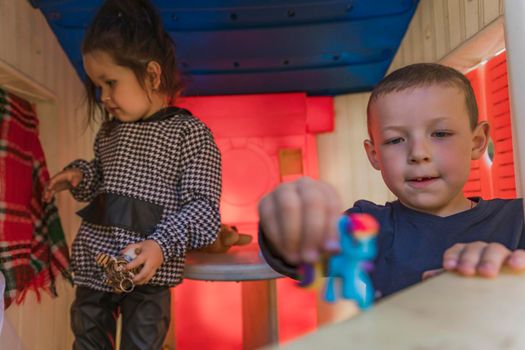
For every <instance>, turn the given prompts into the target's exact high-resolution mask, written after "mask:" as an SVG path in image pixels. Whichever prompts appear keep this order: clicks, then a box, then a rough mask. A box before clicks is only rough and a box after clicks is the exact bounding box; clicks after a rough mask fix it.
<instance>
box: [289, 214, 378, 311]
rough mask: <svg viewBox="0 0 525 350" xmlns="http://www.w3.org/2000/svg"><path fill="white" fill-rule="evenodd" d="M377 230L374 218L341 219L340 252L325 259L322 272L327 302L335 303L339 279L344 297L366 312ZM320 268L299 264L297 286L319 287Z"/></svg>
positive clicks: (370, 297)
mask: <svg viewBox="0 0 525 350" xmlns="http://www.w3.org/2000/svg"><path fill="white" fill-rule="evenodd" d="M378 227H379V225H378V223H377V221H376V220H375V218H374V217H373V216H371V215H369V214H349V215H343V216H342V217H341V218H340V220H339V223H338V228H339V239H340V244H341V252H340V253H339V254H337V255H333V256H331V257H329V258H328V260H327V264H326V269H325V270H326V276H327V278H328V279H327V281H326V285H325V291H324V298H325V300H326V301H328V302H334V301H335V300H336V293H335V282H336V279H338V280H339V282H340V283H341V286H340V288H341V296H342V297H343V298H345V299H351V300H355V301H356V302H357V304H358V305H359V307H360V308H361V309H366V308H368V307H369V306H370V305H371V304H372V303H373V301H374V289H373V286H372V281H371V280H370V277H369V276H368V274H367V270H369V269H370V266H371V261H372V260H373V259H374V258H375V256H376V254H377V249H376V236H377V232H378ZM322 265H323V264H322V263H317V264H315V265H308V264H305V265H302V266H301V267H300V268H299V271H298V274H299V277H300V282H299V285H300V286H302V287H313V286H315V285H319V283H320V282H319V281H320V280H321V278H322V277H323V273H322V272H323V266H322Z"/></svg>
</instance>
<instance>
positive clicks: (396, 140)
mask: <svg viewBox="0 0 525 350" xmlns="http://www.w3.org/2000/svg"><path fill="white" fill-rule="evenodd" d="M401 142H403V138H401V137H396V138H393V139H388V140H386V141H385V145H397V144H398V143H401Z"/></svg>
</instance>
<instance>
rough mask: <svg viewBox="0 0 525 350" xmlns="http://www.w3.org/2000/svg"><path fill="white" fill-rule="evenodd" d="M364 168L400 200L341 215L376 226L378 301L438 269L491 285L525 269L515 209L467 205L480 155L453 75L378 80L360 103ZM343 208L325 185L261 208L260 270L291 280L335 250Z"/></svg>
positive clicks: (461, 83)
mask: <svg viewBox="0 0 525 350" xmlns="http://www.w3.org/2000/svg"><path fill="white" fill-rule="evenodd" d="M367 115H368V131H369V137H370V139H369V140H366V141H365V142H364V146H365V150H366V153H367V155H368V159H369V161H370V163H371V164H372V166H373V167H374V168H375V169H377V170H379V171H381V175H382V177H383V180H384V182H385V184H386V185H387V186H388V188H389V189H390V190H391V191H392V192H393V193H394V194H395V195H396V196H397V198H398V200H397V201H394V202H391V203H386V205H377V204H374V203H371V202H369V201H364V200H360V201H357V202H356V203H355V204H354V207H353V208H350V209H349V210H348V212H365V213H369V214H372V215H373V216H374V217H376V219H377V220H378V221H379V223H380V226H381V231H380V234H379V235H378V240H377V244H378V256H377V258H376V261H375V268H374V272H373V273H372V279H373V281H374V286H375V288H376V290H377V291H378V292H379V295H381V296H386V295H389V294H392V293H394V292H396V291H398V290H400V289H402V288H405V287H408V286H410V285H412V284H414V283H417V282H418V281H421V280H422V278H426V277H429V276H431V275H433V274H435V273H436V271H439V270H440V269H441V268H442V267H444V268H445V269H447V270H450V271H456V272H459V273H460V274H463V275H474V274H479V275H481V276H485V277H492V276H496V275H497V274H498V272H499V270H500V268H501V266H502V265H504V264H506V265H508V266H509V267H511V268H513V269H517V270H523V269H525V251H523V250H521V249H523V248H525V228H524V223H523V207H522V201H521V200H520V199H515V200H501V199H495V200H482V199H481V198H465V197H464V195H463V192H462V189H463V186H464V185H465V182H466V181H467V178H468V175H469V171H470V161H471V160H474V159H479V158H480V157H481V156H482V155H483V153H484V152H485V149H486V148H487V143H488V135H489V126H488V124H487V123H486V122H479V123H478V111H477V106H476V100H475V97H474V93H473V91H472V87H471V86H470V83H469V81H468V80H467V79H466V78H465V77H464V76H463V75H462V74H461V73H459V72H457V71H456V70H454V69H452V68H448V67H445V66H441V65H438V64H414V65H410V66H407V67H404V68H401V69H399V70H397V71H395V72H393V73H392V74H390V75H388V76H387V77H385V78H384V79H383V80H382V81H381V82H380V83H379V84H378V85H377V86H376V87H375V89H374V90H373V92H372V95H371V97H370V100H369V103H368V110H367ZM340 213H341V205H340V202H339V199H338V196H337V194H336V193H335V191H334V189H333V188H331V187H330V186H329V185H327V184H325V183H323V182H320V181H313V180H311V179H308V178H302V179H300V180H298V181H296V182H293V183H287V184H283V185H281V186H279V187H277V188H276V189H275V190H274V191H273V192H271V193H269V194H268V195H267V196H265V197H264V198H263V199H262V200H261V202H260V204H259V214H260V220H261V228H262V230H261V238H260V245H261V248H262V251H263V254H264V256H265V258H266V260H267V261H268V263H269V264H270V265H271V266H272V267H273V268H274V269H276V270H277V271H279V272H281V273H285V274H287V275H290V276H292V277H294V276H295V267H296V266H297V265H298V264H299V263H301V262H315V261H316V260H318V258H319V257H320V255H321V254H322V253H325V252H327V253H332V252H336V251H337V250H338V249H339V242H338V239H337V231H336V222H337V218H338V216H339V215H340Z"/></svg>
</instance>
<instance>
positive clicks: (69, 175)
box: [43, 169, 84, 202]
mask: <svg viewBox="0 0 525 350" xmlns="http://www.w3.org/2000/svg"><path fill="white" fill-rule="evenodd" d="M83 176H84V175H82V172H81V171H80V170H78V169H68V170H63V171H61V172H59V173H58V174H56V175H55V176H53V177H52V178H51V179H50V180H49V182H48V184H47V186H46V188H45V189H44V195H43V199H44V201H45V202H50V201H51V199H52V198H53V196H54V195H55V194H56V193H57V192H60V191H63V190H68V189H70V188H72V187H77V186H78V184H79V183H80V181H82V178H83Z"/></svg>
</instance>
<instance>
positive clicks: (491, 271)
mask: <svg viewBox="0 0 525 350" xmlns="http://www.w3.org/2000/svg"><path fill="white" fill-rule="evenodd" d="M504 266H505V267H508V268H510V269H511V270H514V271H517V272H519V271H525V250H522V249H519V250H515V251H510V250H509V249H507V248H506V247H505V246H503V245H502V244H500V243H486V242H479V241H478V242H472V243H457V244H455V245H453V246H452V247H451V248H449V249H447V251H445V254H444V255H443V267H444V268H445V269H446V270H448V271H454V272H457V273H459V274H461V275H464V276H474V275H479V276H482V277H489V278H490V277H496V276H497V275H498V274H499V272H500V271H501V268H502V267H504Z"/></svg>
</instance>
